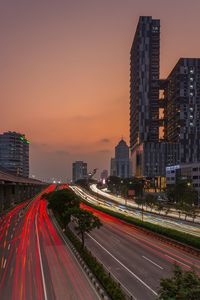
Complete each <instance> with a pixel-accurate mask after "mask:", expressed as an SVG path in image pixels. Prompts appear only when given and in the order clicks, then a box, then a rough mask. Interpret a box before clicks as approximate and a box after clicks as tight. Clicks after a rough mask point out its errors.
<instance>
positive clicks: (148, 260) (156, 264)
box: [142, 255, 164, 270]
mask: <svg viewBox="0 0 200 300" xmlns="http://www.w3.org/2000/svg"><path fill="white" fill-rule="evenodd" d="M142 257H143V258H144V259H146V260H148V261H149V262H150V263H152V264H153V265H155V266H156V267H158V268H159V269H161V270H163V269H164V268H163V267H161V266H160V265H158V264H157V263H155V262H154V261H152V260H151V259H149V258H148V257H146V256H144V255H143V256H142Z"/></svg>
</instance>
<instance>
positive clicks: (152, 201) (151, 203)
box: [145, 194, 156, 211]
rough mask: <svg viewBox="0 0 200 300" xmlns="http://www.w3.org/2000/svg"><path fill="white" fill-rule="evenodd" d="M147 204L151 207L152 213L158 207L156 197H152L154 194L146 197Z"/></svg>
mask: <svg viewBox="0 0 200 300" xmlns="http://www.w3.org/2000/svg"><path fill="white" fill-rule="evenodd" d="M145 203H146V205H147V206H149V207H150V209H151V211H152V209H153V208H154V206H155V205H156V196H155V195H152V194H147V195H146V196H145Z"/></svg>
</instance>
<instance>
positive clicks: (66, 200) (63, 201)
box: [43, 189, 80, 225]
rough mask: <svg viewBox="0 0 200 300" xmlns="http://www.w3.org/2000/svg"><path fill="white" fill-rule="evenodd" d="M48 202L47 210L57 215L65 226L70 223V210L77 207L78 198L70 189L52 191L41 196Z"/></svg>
mask: <svg viewBox="0 0 200 300" xmlns="http://www.w3.org/2000/svg"><path fill="white" fill-rule="evenodd" d="M43 198H44V199H46V200H47V201H48V202H49V206H48V207H49V208H51V209H52V210H53V211H54V212H56V213H58V214H59V216H60V217H61V218H62V221H63V222H64V224H65V225H67V224H68V223H69V221H70V216H71V209H72V208H76V207H79V204H80V200H79V197H78V196H77V195H76V194H75V193H74V192H73V191H72V190H70V189H63V190H59V191H54V192H51V193H49V194H45V195H43Z"/></svg>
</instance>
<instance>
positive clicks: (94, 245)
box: [82, 205, 200, 300]
mask: <svg viewBox="0 0 200 300" xmlns="http://www.w3.org/2000/svg"><path fill="white" fill-rule="evenodd" d="M82 207H83V208H86V209H88V210H91V211H92V212H93V213H95V214H96V215H97V216H98V217H99V218H100V219H101V221H102V223H103V226H102V227H101V228H100V229H95V230H94V231H93V232H92V233H90V234H88V235H87V237H86V245H87V246H88V247H89V249H90V250H91V251H92V253H94V255H95V256H96V257H97V258H98V259H99V260H100V261H101V262H102V263H103V264H104V265H105V266H106V268H107V269H108V270H109V271H110V273H111V274H113V275H114V277H115V278H116V279H117V280H118V281H119V282H120V283H121V284H122V286H123V287H124V289H125V290H126V292H127V293H128V294H129V295H132V297H133V299H139V300H148V299H156V297H157V293H158V289H159V282H160V278H163V277H168V276H169V275H170V274H172V267H173V264H174V263H175V262H176V263H177V264H178V265H180V266H181V267H182V268H183V269H185V270H191V268H193V267H195V268H196V270H197V271H198V272H199V273H200V259H199V258H197V257H195V256H193V255H192V254H188V253H185V252H183V251H182V250H179V249H177V248H175V247H174V246H172V245H168V244H166V243H164V242H161V241H159V240H158V239H155V238H153V237H152V236H148V235H147V234H146V233H144V232H143V231H142V230H141V229H140V228H137V227H135V226H132V225H130V224H127V223H125V222H123V221H120V220H119V219H116V218H113V217H111V216H109V215H107V214H104V213H102V212H99V211H96V210H94V209H92V208H91V207H88V206H85V205H82Z"/></svg>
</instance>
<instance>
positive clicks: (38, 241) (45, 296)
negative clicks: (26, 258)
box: [35, 214, 47, 300]
mask: <svg viewBox="0 0 200 300" xmlns="http://www.w3.org/2000/svg"><path fill="white" fill-rule="evenodd" d="M35 229H36V237H37V245H38V252H39V259H40V268H41V273H42V284H43V290H44V299H45V300H47V289H46V283H45V279H44V269H43V264H42V256H41V251H40V240H39V235H38V227H37V214H36V217H35Z"/></svg>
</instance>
